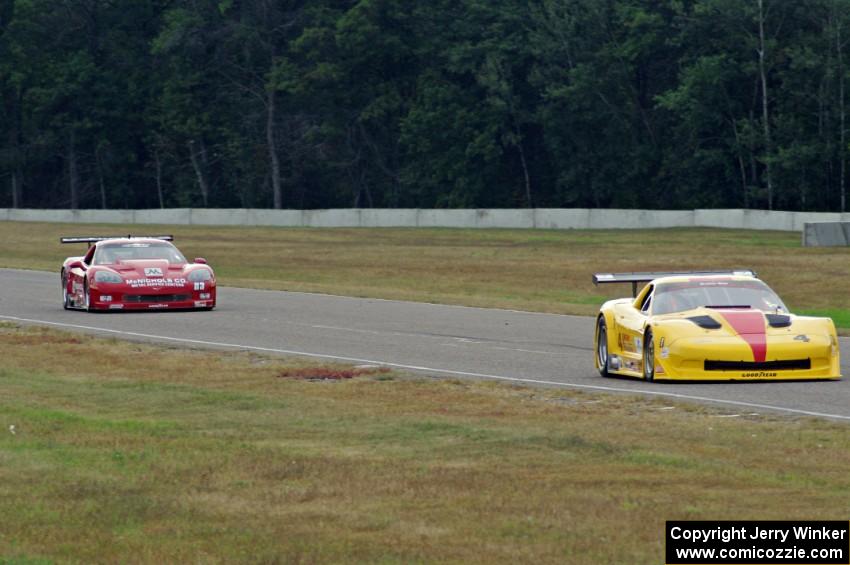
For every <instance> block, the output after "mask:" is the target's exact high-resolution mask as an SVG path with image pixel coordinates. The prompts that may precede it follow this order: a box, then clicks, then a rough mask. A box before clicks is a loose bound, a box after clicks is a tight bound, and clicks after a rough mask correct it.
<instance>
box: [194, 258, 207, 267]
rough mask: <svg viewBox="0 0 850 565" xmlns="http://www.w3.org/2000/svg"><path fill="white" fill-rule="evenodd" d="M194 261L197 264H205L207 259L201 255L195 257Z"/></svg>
mask: <svg viewBox="0 0 850 565" xmlns="http://www.w3.org/2000/svg"><path fill="white" fill-rule="evenodd" d="M195 263H198V264H199V265H206V264H207V260H206V259H204V258H203V257H195Z"/></svg>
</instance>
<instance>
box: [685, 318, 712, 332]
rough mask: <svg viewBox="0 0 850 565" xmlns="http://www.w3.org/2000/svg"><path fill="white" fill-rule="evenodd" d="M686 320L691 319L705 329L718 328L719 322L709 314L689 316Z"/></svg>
mask: <svg viewBox="0 0 850 565" xmlns="http://www.w3.org/2000/svg"><path fill="white" fill-rule="evenodd" d="M688 320H690V321H692V322H693V323H695V324H696V325H698V326H699V327H701V328H704V329H706V330H719V329H720V322H718V321H717V320H715V319H714V318H712V317H711V316H691V317H690V318H688Z"/></svg>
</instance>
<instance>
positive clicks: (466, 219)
mask: <svg viewBox="0 0 850 565" xmlns="http://www.w3.org/2000/svg"><path fill="white" fill-rule="evenodd" d="M0 221H19V222H67V223H103V224H161V225H190V224H197V225H221V226H279V227H438V228H537V229H636V228H676V227H712V228H733V229H753V230H780V231H796V232H803V231H804V229H805V226H806V224H810V223H817V222H838V221H843V222H850V213H845V214H840V213H827V212H781V211H767V210H739V209H731V210H617V209H587V208H537V209H527V208H518V209H498V208H491V209H477V210H476V209H463V210H457V209H455V210H443V209H368V208H362V209H354V208H351V209H336V210H268V209H245V208H229V209H227V208H225V209H215V208H206V209H204V208H168V209H164V210H160V209H153V210H34V209H11V208H0Z"/></svg>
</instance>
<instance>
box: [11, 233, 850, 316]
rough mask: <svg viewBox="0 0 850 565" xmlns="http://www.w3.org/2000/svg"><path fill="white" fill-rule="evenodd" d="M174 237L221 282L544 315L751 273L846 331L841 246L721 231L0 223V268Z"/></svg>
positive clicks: (586, 310)
mask: <svg viewBox="0 0 850 565" xmlns="http://www.w3.org/2000/svg"><path fill="white" fill-rule="evenodd" d="M128 230H129V231H134V232H136V233H143V232H157V233H159V232H162V231H166V232H169V233H174V234H175V236H176V243H177V244H178V246H179V247H180V248H181V249H182V250H183V251H184V253H185V254H186V255H187V256H189V258H190V259H191V258H192V257H196V256H203V257H205V258H207V259H208V260H209V261H210V263H211V264H212V265H213V266H214V267H215V269H216V272H217V274H218V277H219V282H220V284H223V285H230V286H242V287H252V288H266V289H276V290H299V291H308V292H323V293H330V294H341V295H349V296H367V297H376V298H392V299H402V300H416V301H426V302H441V303H448V304H465V305H472V306H486V307H500V308H513V309H521V310H535V311H543V312H555V313H568V314H592V313H593V312H595V311H596V309H597V308H598V306H599V305H600V304H601V302H602V301H604V300H605V299H607V298H611V297H617V296H625V295H628V294H629V293H630V292H631V289H630V288H629V287H627V286H618V285H614V287H607V288H605V287H594V286H593V284H592V283H591V274H592V273H594V272H598V271H599V272H611V271H644V270H689V269H691V270H693V269H728V268H734V267H748V268H753V269H755V270H756V271H758V273H759V275H760V276H761V277H762V278H763V279H764V280H765V281H766V282H767V283H768V284H770V285H771V286H772V287H773V288H774V289H775V290H776V291H777V292H778V293H779V294H780V296H782V297H783V299H784V300H785V302H786V303H787V304H788V306H789V307H791V308H792V309H793V310H794V311H796V312H799V313H810V312H811V313H818V314H825V315H829V316H832V317H833V318H834V319H835V321H836V323H837V324H838V325H839V326H842V327H844V328H850V292H848V285H847V281H848V280H850V249H847V248H803V247H801V244H800V234H798V233H789V232H762V231H742V230H721V229H693V228H688V229H666V230H607V231H587V230H559V231H555V230H457V229H386V228H385V229H309V228H308V229H289V228H242V227H209V226H133V227H131V228H128V227H127V226H120V227H119V226H98V225H79V224H48V223H26V222H0V241H2V242H3V244H2V245H0V266H2V267H17V268H26V269H41V270H48V271H57V272H58V269H59V266H60V265H61V261H62V259H64V257H66V256H67V255H70V254H73V253H75V252H76V253H80V254H81V253H82V252H83V251H84V247H83V246H81V245H74V246H68V245H66V246H63V245H60V244H59V237H60V236H61V235H74V234H92V235H98V234H107V235H111V234H115V233H124V232H126V231H128Z"/></svg>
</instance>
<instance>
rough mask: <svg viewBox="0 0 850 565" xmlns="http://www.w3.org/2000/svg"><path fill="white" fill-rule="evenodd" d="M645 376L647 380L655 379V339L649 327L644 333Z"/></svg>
mask: <svg viewBox="0 0 850 565" xmlns="http://www.w3.org/2000/svg"><path fill="white" fill-rule="evenodd" d="M643 378H644V379H646V380H647V381H654V380H655V340H653V339H652V330H651V329H649V328H646V331H645V332H644V333H643Z"/></svg>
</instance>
